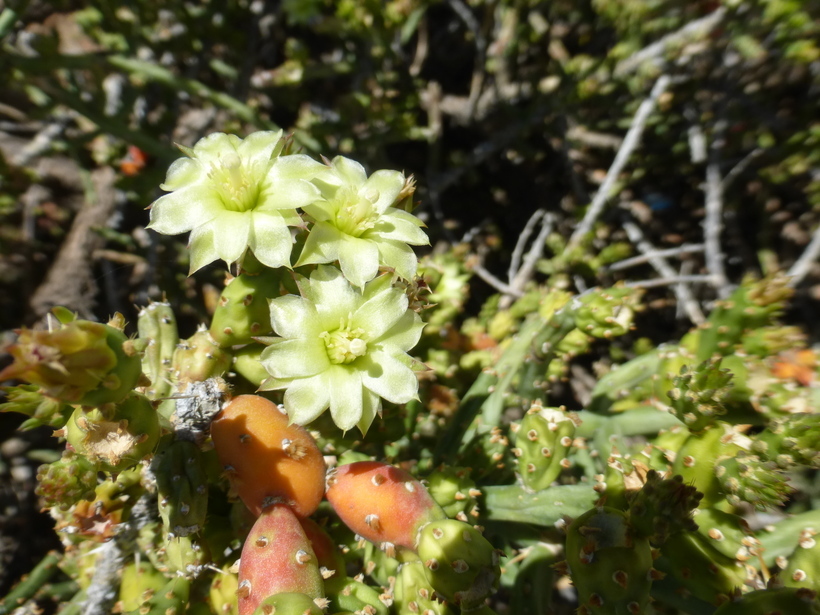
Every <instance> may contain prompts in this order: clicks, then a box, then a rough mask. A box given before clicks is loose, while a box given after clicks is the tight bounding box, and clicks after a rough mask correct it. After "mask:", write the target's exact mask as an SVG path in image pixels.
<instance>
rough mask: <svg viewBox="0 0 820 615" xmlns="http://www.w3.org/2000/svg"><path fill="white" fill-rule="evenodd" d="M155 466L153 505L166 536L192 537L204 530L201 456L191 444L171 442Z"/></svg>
mask: <svg viewBox="0 0 820 615" xmlns="http://www.w3.org/2000/svg"><path fill="white" fill-rule="evenodd" d="M158 457H159V460H158V463H157V465H156V472H155V474H156V477H157V501H158V504H159V514H160V517H162V523H163V525H164V529H165V532H166V533H170V534H173V535H174V536H189V535H191V534H196V533H197V532H199V531H200V530H202V529H203V527H204V526H205V516H206V514H207V511H208V477H207V475H206V470H205V462H204V460H203V458H202V453H201V452H200V450H199V447H197V445H196V444H194V443H193V442H189V441H187V440H175V441H174V442H172V443H170V444H169V445H168V446H167V447H166V448H165V449H164V450H162V451H161V452H160V453H159V455H158Z"/></svg>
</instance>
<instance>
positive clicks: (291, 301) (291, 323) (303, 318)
mask: <svg viewBox="0 0 820 615" xmlns="http://www.w3.org/2000/svg"><path fill="white" fill-rule="evenodd" d="M270 315H271V324H273V329H274V331H276V333H277V334H278V335H280V336H281V337H284V338H287V339H297V338H300V337H305V338H309V337H318V336H319V334H320V333H322V329H320V328H319V323H318V314H317V312H316V306H314V305H313V303H312V302H311V301H308V300H307V299H305V298H304V297H299V296H298V295H285V296H284V297H276V298H275V299H271V300H270Z"/></svg>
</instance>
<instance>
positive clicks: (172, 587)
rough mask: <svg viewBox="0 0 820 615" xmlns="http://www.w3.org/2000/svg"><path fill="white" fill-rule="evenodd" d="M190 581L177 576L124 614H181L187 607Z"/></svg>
mask: <svg viewBox="0 0 820 615" xmlns="http://www.w3.org/2000/svg"><path fill="white" fill-rule="evenodd" d="M190 593H191V581H190V580H189V579H186V578H184V577H177V578H174V579H171V580H170V581H168V582H167V583H166V584H165V585H163V586H162V587H161V588H160V589H158V590H157V591H155V592H154V593H153V594H152V595H151V596H150V597H149V598H148V599H147V600H145V601H144V602H143V603H142V604H140V606H139V607H138V608H137V609H135V610H133V611H129V612H128V613H126V615H182V614H183V613H185V611H186V610H187V607H188V597H189V596H190Z"/></svg>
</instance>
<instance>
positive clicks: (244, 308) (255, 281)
mask: <svg viewBox="0 0 820 615" xmlns="http://www.w3.org/2000/svg"><path fill="white" fill-rule="evenodd" d="M281 275H282V274H281V273H280V271H279V270H276V269H268V268H264V269H263V270H261V271H260V272H259V273H250V272H248V271H244V272H242V273H241V274H240V275H238V276H237V277H235V278H231V279H230V280H228V282H227V283H226V284H225V288H224V289H223V290H222V294H221V295H220V297H219V303H218V304H217V307H216V310H215V311H214V316H213V320H211V328H210V332H211V335H212V336H213V339H214V340H216V342H217V343H218V344H219V345H220V346H222V347H223V348H230V347H231V346H237V345H240V344H248V343H250V342H252V341H253V338H254V337H256V336H260V335H262V336H263V335H270V334H272V333H273V327H272V325H271V318H270V307H268V300H270V299H273V298H274V297H278V296H279V295H280V294H281V284H280V278H281Z"/></svg>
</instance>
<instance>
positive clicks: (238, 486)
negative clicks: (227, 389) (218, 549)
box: [211, 395, 326, 517]
mask: <svg viewBox="0 0 820 615" xmlns="http://www.w3.org/2000/svg"><path fill="white" fill-rule="evenodd" d="M211 438H212V439H213V442H214V448H215V449H216V453H217V455H218V456H219V460H220V462H221V463H222V466H223V468H224V470H225V473H226V475H227V476H228V479H229V480H230V482H231V488H232V491H234V492H235V493H236V495H238V496H239V497H240V498H241V500H242V501H243V502H244V503H245V506H247V507H248V508H249V509H250V510H251V512H253V513H254V515H259V514H261V512H262V510H263V509H264V508H266V507H267V506H270V505H272V504H287V505H288V506H291V507H292V508H293V512H294V513H296V514H297V515H298V516H300V517H307V516H308V515H310V514H311V513H313V511H315V510H316V507H317V506H319V502H321V500H322V496H323V494H324V487H325V471H326V468H325V460H324V457H323V456H322V453H321V451H320V450H319V448H318V447H317V446H316V442H315V441H314V440H313V437H312V436H311V435H310V434H309V433H308V431H307V430H306V429H305V428H303V427H300V426H299V425H289V424H288V416H287V414H285V412H284V410H280V409H279V406H277V405H276V404H274V403H273V402H272V401H270V400H268V399H265V398H264V397H260V396H258V395H240V396H238V397H235V398H234V399H233V400H231V401H230V402H229V403H228V405H226V406H225V408H223V410H222V411H221V412H220V413H219V414H218V415H217V416H216V417H215V418H214V420H213V422H212V423H211Z"/></svg>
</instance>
